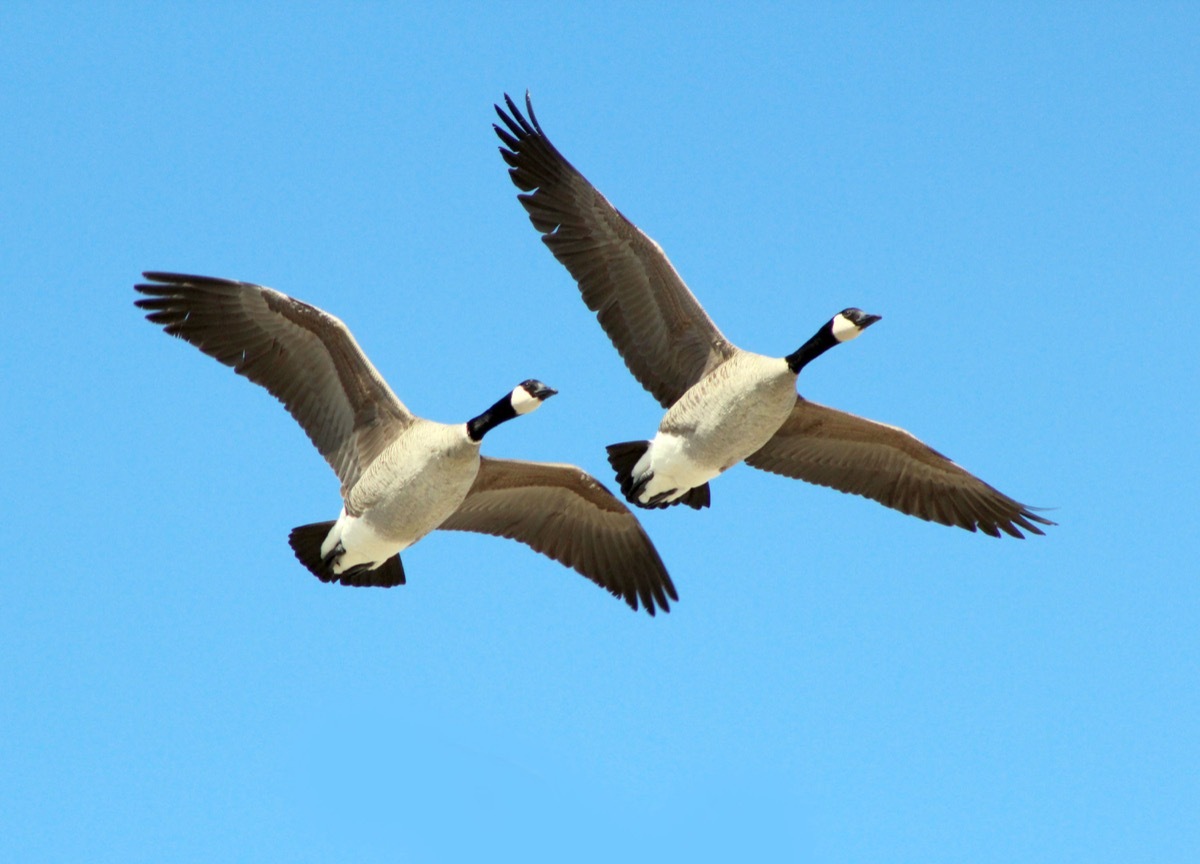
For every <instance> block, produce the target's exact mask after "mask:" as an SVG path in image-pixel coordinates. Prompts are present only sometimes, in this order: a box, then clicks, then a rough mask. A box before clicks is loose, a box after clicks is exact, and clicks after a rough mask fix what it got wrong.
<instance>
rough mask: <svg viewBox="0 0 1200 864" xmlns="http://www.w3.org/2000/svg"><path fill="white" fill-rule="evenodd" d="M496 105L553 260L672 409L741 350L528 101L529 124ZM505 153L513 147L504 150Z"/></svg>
mask: <svg viewBox="0 0 1200 864" xmlns="http://www.w3.org/2000/svg"><path fill="white" fill-rule="evenodd" d="M504 101H505V103H506V104H507V105H508V111H509V113H505V112H504V111H503V110H502V109H501V108H500V106H498V105H497V106H496V113H497V114H499V115H500V119H501V120H502V121H504V125H505V126H506V127H508V131H505V130H504V129H502V128H500V127H499V126H496V125H493V127H492V128H493V129H495V130H496V134H497V135H498V136H500V140H501V141H503V142H504V144H505V147H502V148H500V154H501V155H502V156H503V157H504V161H505V162H507V163H508V164H509V166H510V170H509V172H508V173H509V176H511V177H512V181H513V183H515V184H516V186H517V188H518V189H521V190H522V191H523V192H525V193H527V194H523V195H518V196H517V198H518V200H520V202H521V204H523V205H524V207H525V209H526V210H527V211H528V212H529V220H530V221H531V222H532V223H533V227H534V228H536V229H537V230H538V231H540V232H541V233H542V241H543V242H544V243H545V244H546V245H547V246H548V247H550V251H551V252H553V253H554V257H555V258H557V259H558V260H559V262H560V263H561V264H562V265H563V266H564V267H566V268H567V270H569V271H570V273H571V275H572V276H573V277H575V281H576V282H578V283H579V290H580V292H581V293H582V294H583V301H584V302H585V303H586V304H587V307H588V308H589V309H591V310H592V311H593V312H595V313H596V317H597V318H599V320H600V325H601V326H602V327H603V328H604V332H605V333H607V334H608V338H609V339H611V340H612V343H613V345H615V346H616V349H617V351H619V352H620V354H621V357H622V358H623V359H624V360H625V365H626V366H628V367H629V371H630V372H632V373H633V375H634V377H635V378H637V380H638V381H640V382H641V384H642V386H643V387H645V388H646V389H647V390H649V391H650V392H651V393H652V394H654V397H655V398H656V399H658V401H659V402H660V403H662V406H663V407H664V408H669V407H670V406H671V405H672V404H674V402H675V400H676V399H678V398H679V397H680V396H681V395H683V393H684V391H685V390H687V389H688V388H689V387H691V386H692V385H693V384H695V383H696V382H697V381H699V380H700V379H701V378H703V377H704V376H705V375H706V374H707V373H708V372H710V371H711V370H712V369H714V368H716V367H717V366H719V365H720V364H721V363H723V362H725V360H727V359H728V358H729V357H730V356H731V355H732V354H733V353H734V351H735V350H736V349H735V348H734V346H732V345H731V344H730V343H729V342H728V340H726V339H725V337H724V336H722V335H721V331H720V330H718V329H717V326H716V325H715V324H713V322H712V320H711V319H710V318H709V317H708V315H707V314H706V313H705V312H704V309H703V308H702V307H701V306H700V304H699V303H698V302H697V301H696V298H695V297H693V296H692V292H691V291H689V290H688V287H687V285H685V284H684V282H683V280H682V279H681V278H679V274H678V273H676V272H675V268H674V267H672V266H671V262H670V261H668V260H667V256H666V255H665V254H664V253H663V251H662V249H661V248H660V247H659V245H658V244H657V243H655V242H654V241H653V240H651V239H650V238H649V237H647V236H646V235H645V234H643V233H642V232H641V231H639V230H638V228H637V226H636V225H634V224H633V223H632V222H630V221H629V220H628V219H626V218H625V217H624V216H623V215H621V213H620V212H619V211H618V210H617V209H616V208H615V207H613V206H612V205H611V204H609V203H608V201H607V200H606V199H605V198H604V196H603V195H601V194H600V193H599V191H597V190H596V188H595V187H594V186H592V184H591V183H589V182H588V181H587V179H586V178H584V176H583V175H582V174H580V173H579V172H578V171H576V170H575V168H574V167H573V166H572V165H571V163H570V162H568V161H567V160H566V159H565V158H563V155H562V154H561V153H559V152H558V150H556V149H555V147H554V145H553V144H551V143H550V140H549V139H548V138H547V137H546V135H545V133H543V132H542V129H541V127H540V126H539V125H538V122H537V117H535V116H534V113H533V105H532V103H531V102H530V101H529V94H526V95H525V107H526V109H527V110H528V112H529V119H526V118H525V117H524V116H523V115H522V114H521V112H520V110H519V109H518V108H517V106H516V105H515V104H514V103H513V101H512V99H511V98H510V97H508V96H507V95H506V96H505V97H504ZM506 148H507V149H506Z"/></svg>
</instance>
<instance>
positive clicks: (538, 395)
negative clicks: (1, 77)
mask: <svg viewBox="0 0 1200 864" xmlns="http://www.w3.org/2000/svg"><path fill="white" fill-rule="evenodd" d="M144 275H145V276H146V278H147V279H149V280H151V281H150V282H148V283H143V284H140V285H137V286H135V287H136V289H137V291H139V292H140V293H142V294H144V295H146V297H144V298H143V299H140V300H138V301H137V305H138V306H139V307H140V308H142V309H145V310H147V312H148V313H149V314H148V315H147V316H146V317H147V318H148V319H149V320H150V321H151V322H153V323H155V324H159V325H161V326H162V327H163V329H164V330H165V331H166V332H167V333H169V334H171V335H174V336H178V337H180V338H181V339H183V340H185V341H187V342H189V343H191V344H192V345H195V346H196V347H197V348H199V349H200V350H201V351H203V352H204V353H206V354H208V355H210V356H212V357H215V358H216V359H217V360H220V361H221V362H222V363H224V364H226V365H228V366H232V367H233V368H234V370H235V371H236V372H238V374H240V375H244V376H245V377H247V378H249V379H250V380H251V381H253V382H254V383H256V384H260V385H261V386H263V387H264V388H266V390H267V391H268V392H270V393H271V394H272V395H273V396H275V398H277V399H279V400H280V401H281V402H282V403H283V404H284V407H286V408H287V410H288V411H289V413H291V415H292V416H293V417H294V418H295V419H296V421H297V422H298V423H299V424H300V426H301V427H302V428H303V429H304V431H305V433H307V435H308V437H309V438H310V439H311V440H312V442H313V444H314V445H316V447H317V449H318V450H319V451H320V452H321V455H323V456H324V457H325V458H326V459H327V460H328V462H329V464H330V465H331V466H332V467H333V469H334V471H335V472H336V473H337V475H338V478H339V479H340V480H341V483H342V497H343V501H344V507H343V512H342V516H341V517H339V519H338V521H337V522H324V523H314V524H312V525H305V526H300V527H299V528H297V529H295V530H294V531H293V532H292V535H291V537H290V542H291V545H292V548H293V551H294V552H295V553H296V556H297V558H298V559H299V560H300V561H301V562H302V563H303V564H304V565H305V566H306V567H307V568H308V569H309V570H310V571H311V572H313V573H314V574H315V575H316V576H318V577H319V578H320V579H322V580H323V581H326V582H341V583H342V584H345V585H354V586H383V587H387V586H391V585H399V584H403V583H404V581H405V574H404V569H403V567H402V565H401V563H400V559H399V555H398V552H399V551H400V550H403V549H404V548H406V547H407V546H409V545H411V544H412V543H415V542H416V541H417V540H419V539H420V538H421V537H422V536H424V534H426V533H428V532H429V531H431V530H435V529H437V528H442V529H447V530H456V531H475V532H480V533H485V534H492V535H495V536H498V537H508V538H511V539H514V540H517V541H519V542H521V543H524V544H525V545H527V546H529V547H530V548H532V549H534V550H535V551H537V552H540V553H542V554H544V555H546V556H548V557H550V558H552V559H554V560H555V561H558V562H560V563H562V564H565V565H566V566H568V567H570V568H572V569H574V570H575V571H577V572H579V573H580V574H582V575H583V576H586V577H587V578H588V579H590V580H591V581H593V582H595V583H596V584H597V585H600V586H601V587H603V588H604V589H606V590H607V591H609V592H610V593H612V594H613V595H614V596H617V597H620V598H622V599H623V600H625V602H626V603H628V604H629V606H630V607H631V608H633V609H637V608H638V605H639V602H640V604H641V605H642V606H643V607H644V608H645V609H646V611H647V612H649V613H650V614H651V615H653V614H654V613H655V611H656V610H657V609H661V610H663V611H664V612H665V611H669V600H675V599H678V597H677V595H676V592H675V586H674V585H673V584H672V582H671V578H670V576H669V575H668V574H667V570H666V567H665V566H663V563H662V559H661V558H660V557H659V555H658V552H657V551H656V550H655V548H654V545H653V543H651V542H650V538H649V537H647V536H646V532H645V531H644V530H642V527H641V525H640V524H639V523H638V520H637V517H635V516H634V515H633V513H632V512H630V510H629V508H627V507H626V506H625V505H624V504H622V503H621V502H620V501H619V500H618V499H617V498H615V497H614V496H613V495H612V494H611V493H610V492H609V491H608V490H607V489H605V488H604V487H603V486H602V485H600V484H599V483H598V482H597V481H596V480H595V479H594V478H592V477H591V476H590V475H588V474H587V473H586V472H584V471H583V470H582V469H580V468H576V467H574V466H570V465H553V464H546V463H540V462H516V461H511V460H501V459H489V458H487V457H481V456H480V455H479V439H480V438H482V436H483V434H484V433H485V432H486V431H487V429H490V428H492V427H493V426H494V425H497V424H498V423H501V422H504V421H505V420H507V419H511V418H512V417H515V416H517V414H518V413H524V412H527V411H530V410H533V407H530V406H531V405H532V406H534V407H536V405H537V404H540V401H541V400H542V399H543V398H548V396H549V395H553V393H554V391H553V390H551V389H549V388H547V387H545V385H542V384H541V382H536V381H527V382H524V383H523V384H521V385H519V386H518V388H516V389H514V391H513V394H510V396H509V397H507V398H506V399H502V400H500V401H499V402H497V403H496V405H494V406H492V408H490V409H488V411H486V412H484V413H483V414H481V415H479V417H476V418H473V419H472V420H471V421H470V422H469V423H458V424H442V423H435V422H433V421H430V420H425V419H423V418H421V417H417V416H416V415H414V414H413V413H412V412H410V411H409V410H408V408H406V407H405V406H404V404H403V403H402V402H401V401H400V400H399V399H398V398H397V397H396V395H395V394H394V393H393V392H392V390H391V388H389V387H388V385H387V383H386V382H385V381H384V380H383V378H382V376H380V374H379V373H378V372H377V371H376V369H375V367H374V366H372V365H371V362H370V361H369V360H368V359H367V357H366V355H365V354H364V353H363V352H362V349H361V348H359V346H358V343H357V342H355V340H354V337H353V336H352V335H351V334H350V331H349V330H348V329H347V328H346V326H345V325H344V324H343V323H342V322H341V321H339V320H338V319H337V318H335V317H334V316H332V315H330V314H328V313H326V312H323V311H322V310H320V309H317V308H316V307H313V306H310V305H309V304H307V303H303V302H301V301H299V300H296V299H294V298H292V297H288V296H287V295H285V294H281V293H280V292H278V291H274V290H272V289H270V288H264V287H263V286H260V285H254V284H252V283H248V282H236V281H232V280H227V279H214V278H211V277H206V276H187V275H182V274H175V273H159V272H148V273H146V274H144ZM535 385H536V386H535ZM522 388H524V390H525V391H526V393H525V395H524V396H523V397H522V398H521V406H522V407H521V408H519V409H518V408H517V407H516V403H515V402H513V399H515V398H517V394H518V393H520V392H521V391H522ZM472 424H474V425H472ZM472 429H474V430H475V431H476V432H477V433H478V437H473V435H472ZM439 514H445V515H439ZM356 522H357V523H360V524H359V525H358V527H356V528H354V529H353V530H351V533H350V534H345V533H344V532H343V531H342V528H343V524H344V523H345V524H348V523H356ZM363 525H365V526H366V528H363V527H362V526H363ZM355 532H357V533H355ZM364 536H365V537H366V540H365V541H363V540H362V539H361V538H363V537H364ZM350 537H357V538H359V539H358V540H355V541H354V542H359V543H362V544H363V545H362V546H361V548H362V549H366V550H367V551H364V552H362V554H361V555H360V556H359V558H357V559H355V560H356V561H357V562H359V563H355V564H354V566H347V567H345V568H343V567H341V564H340V558H341V557H342V556H345V555H347V554H348V553H354V552H355V550H354V548H352V546H353V544H352V542H351V540H350V539H346V545H345V546H343V545H342V538H350ZM355 554H357V553H355Z"/></svg>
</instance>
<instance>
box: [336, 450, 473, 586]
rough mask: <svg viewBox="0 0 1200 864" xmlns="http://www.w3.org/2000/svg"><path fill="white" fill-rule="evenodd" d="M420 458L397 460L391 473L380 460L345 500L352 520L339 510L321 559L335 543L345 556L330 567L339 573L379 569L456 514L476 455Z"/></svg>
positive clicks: (442, 453)
mask: <svg viewBox="0 0 1200 864" xmlns="http://www.w3.org/2000/svg"><path fill="white" fill-rule="evenodd" d="M422 455H423V457H424V458H422V459H420V460H413V459H411V458H406V459H402V460H397V462H398V464H399V465H402V466H403V467H402V468H389V467H388V466H387V463H386V460H381V464H380V466H379V468H378V470H377V471H375V472H373V473H368V474H366V475H364V476H363V478H362V479H361V480H360V481H359V483H358V484H357V485H356V486H355V487H354V489H353V490H351V492H350V494H349V495H348V496H347V503H348V504H349V505H350V507H351V508H352V509H353V511H354V513H356V514H358V515H354V514H352V513H351V512H348V511H347V507H343V508H342V512H341V515H339V516H338V520H337V522H336V523H335V524H334V527H333V529H332V530H330V532H329V534H328V536H327V537H326V538H325V541H324V543H322V544H321V554H322V555H327V554H329V552H330V551H332V550H333V549H334V548H335V546H336V545H337V544H338V543H341V545H342V548H343V549H344V550H345V552H344V553H343V554H342V555H341V557H340V558H339V559H338V560H337V562H336V563H335V564H334V565H333V572H334V573H342V572H345V571H346V570H349V569H350V568H352V567H355V566H358V565H360V564H367V565H369V566H378V565H379V564H382V563H383V562H384V561H386V560H387V559H389V558H391V557H392V556H393V555H395V554H397V553H398V552H400V551H402V550H404V549H406V548H408V547H409V546H411V545H412V544H414V543H416V542H417V541H418V540H420V539H421V538H422V537H424V536H425V535H426V534H428V533H429V532H430V531H433V530H434V529H435V528H437V527H438V526H439V525H441V524H442V523H443V522H444V521H446V519H447V518H448V517H449V516H450V514H451V513H453V512H454V511H455V510H457V509H458V507H459V505H460V504H461V503H462V501H463V499H464V498H465V497H466V495H467V492H468V491H469V490H470V488H471V484H472V483H473V482H474V481H475V475H476V474H477V473H478V472H479V451H478V448H476V447H472V448H470V450H469V451H466V452H458V451H451V452H446V451H441V450H439V451H431V452H429V453H427V454H422Z"/></svg>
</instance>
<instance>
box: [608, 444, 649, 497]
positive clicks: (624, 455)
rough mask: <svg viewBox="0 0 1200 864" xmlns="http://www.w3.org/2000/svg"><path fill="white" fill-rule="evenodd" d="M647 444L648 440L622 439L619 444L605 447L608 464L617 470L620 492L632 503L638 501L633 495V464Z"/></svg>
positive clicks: (640, 456) (639, 457) (644, 450)
mask: <svg viewBox="0 0 1200 864" xmlns="http://www.w3.org/2000/svg"><path fill="white" fill-rule="evenodd" d="M649 446H650V442H649V441H622V442H621V443H620V444H609V445H608V448H607V449H608V464H609V465H611V466H612V468H613V470H614V471H616V472H617V483H619V484H620V485H621V494H622V495H624V496H625V500H627V501H630V502H632V503H634V504H637V503H638V502H637V501H636V500H635V499H634V497H633V466H634V465H637V462H638V460H639V459H641V458H642V454H643V453H645V452H646V448H648V447H649Z"/></svg>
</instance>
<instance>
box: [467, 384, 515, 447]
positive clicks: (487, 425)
mask: <svg viewBox="0 0 1200 864" xmlns="http://www.w3.org/2000/svg"><path fill="white" fill-rule="evenodd" d="M516 416H517V411H516V409H515V408H513V404H512V394H511V393H510V394H509V395H507V396H505V397H504V398H503V399H501V400H499V401H498V402H496V404H495V405H493V406H492V407H491V408H489V409H487V410H486V411H484V412H483V413H482V414H480V415H479V416H478V417H472V418H471V419H470V420H468V421H467V435H468V436H469V437H470V439H471V440H472V441H482V440H483V436H484V435H486V434H487V433H488V432H490V431H491V430H493V429H495V428H496V427H497V426H499V425H500V424H501V423H504V422H505V421H508V420H511V419H513V418H514V417H516Z"/></svg>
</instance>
